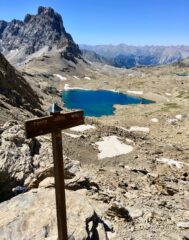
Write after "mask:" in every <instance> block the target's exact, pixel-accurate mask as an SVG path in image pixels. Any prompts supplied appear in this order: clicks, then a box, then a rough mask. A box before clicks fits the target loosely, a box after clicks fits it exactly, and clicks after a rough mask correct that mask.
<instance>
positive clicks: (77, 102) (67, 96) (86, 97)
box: [62, 89, 154, 117]
mask: <svg viewBox="0 0 189 240" xmlns="http://www.w3.org/2000/svg"><path fill="white" fill-rule="evenodd" d="M62 100H63V102H64V106H65V107H66V108H68V109H83V110H84V114H85V116H93V117H101V116H103V115H113V114H114V110H115V108H114V104H120V105H127V104H150V103H154V102H153V101H151V100H147V99H144V98H139V97H134V96H129V95H127V94H124V93H120V92H114V91H109V90H81V89H69V90H66V91H63V92H62Z"/></svg>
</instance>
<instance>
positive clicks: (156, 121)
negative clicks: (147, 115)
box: [150, 118, 159, 123]
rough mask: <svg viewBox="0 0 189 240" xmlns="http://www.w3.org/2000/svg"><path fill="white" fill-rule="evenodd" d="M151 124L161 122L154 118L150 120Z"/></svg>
mask: <svg viewBox="0 0 189 240" xmlns="http://www.w3.org/2000/svg"><path fill="white" fill-rule="evenodd" d="M150 122H153V123H158V122H159V120H158V119H157V118H152V119H150Z"/></svg>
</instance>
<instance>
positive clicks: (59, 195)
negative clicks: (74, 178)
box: [52, 130, 68, 240]
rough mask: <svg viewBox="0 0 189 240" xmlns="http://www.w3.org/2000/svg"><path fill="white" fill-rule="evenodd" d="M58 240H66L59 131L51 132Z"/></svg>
mask: <svg viewBox="0 0 189 240" xmlns="http://www.w3.org/2000/svg"><path fill="white" fill-rule="evenodd" d="M52 147H53V159H54V176H55V194H56V211H57V225H58V240H68V235H67V222H66V221H67V218H66V197H65V184H64V163H63V151H62V150H63V148H62V133H61V130H56V131H53V132H52Z"/></svg>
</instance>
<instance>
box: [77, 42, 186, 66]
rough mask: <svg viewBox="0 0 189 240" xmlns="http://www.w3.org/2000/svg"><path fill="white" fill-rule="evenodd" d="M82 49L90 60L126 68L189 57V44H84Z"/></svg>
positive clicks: (167, 62) (176, 60)
mask: <svg viewBox="0 0 189 240" xmlns="http://www.w3.org/2000/svg"><path fill="white" fill-rule="evenodd" d="M80 49H81V50H82V51H83V56H84V57H85V58H86V59H88V60H89V61H97V62H102V63H107V64H111V65H113V66H116V67H126V68H130V67H135V66H141V65H148V66H149V65H160V64H170V63H173V62H178V61H181V60H182V59H185V58H187V57H189V46H142V47H140V46H138V47H137V46H129V45H126V44H119V45H96V46H91V45H85V44H82V45H80ZM94 53H95V54H96V55H94ZM97 55H98V56H97ZM92 56H94V58H92Z"/></svg>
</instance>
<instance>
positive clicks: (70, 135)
mask: <svg viewBox="0 0 189 240" xmlns="http://www.w3.org/2000/svg"><path fill="white" fill-rule="evenodd" d="M64 134H65V135H67V136H69V137H71V138H79V137H80V135H76V134H72V133H64Z"/></svg>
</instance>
